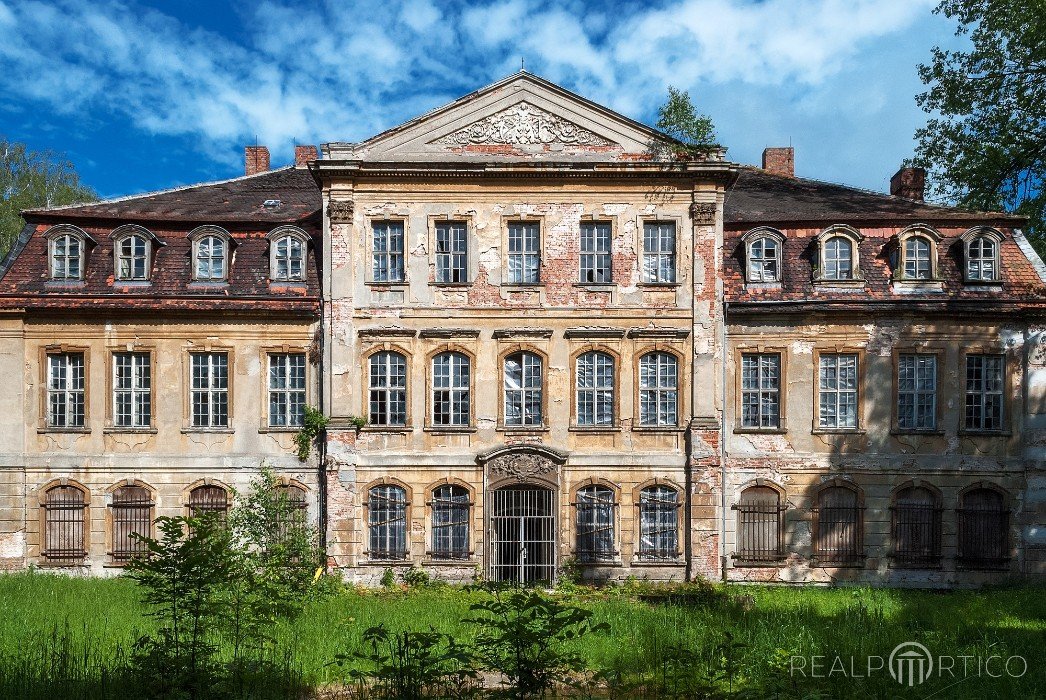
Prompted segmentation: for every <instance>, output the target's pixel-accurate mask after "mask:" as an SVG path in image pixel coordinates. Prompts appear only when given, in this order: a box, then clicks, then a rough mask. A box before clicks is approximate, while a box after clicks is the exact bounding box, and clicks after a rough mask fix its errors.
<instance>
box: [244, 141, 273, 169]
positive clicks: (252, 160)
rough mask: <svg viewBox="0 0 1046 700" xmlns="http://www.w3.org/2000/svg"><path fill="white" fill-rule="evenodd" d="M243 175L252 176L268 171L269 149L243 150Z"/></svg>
mask: <svg viewBox="0 0 1046 700" xmlns="http://www.w3.org/2000/svg"><path fill="white" fill-rule="evenodd" d="M243 161H244V166H243V173H244V175H254V174H256V173H264V172H265V171H266V170H268V169H269V149H268V148H266V147H265V146H247V147H246V148H244V149H243Z"/></svg>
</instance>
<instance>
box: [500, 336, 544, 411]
mask: <svg viewBox="0 0 1046 700" xmlns="http://www.w3.org/2000/svg"><path fill="white" fill-rule="evenodd" d="M504 394H505V425H522V426H527V425H530V426H540V425H542V421H543V415H542V401H543V397H542V368H541V358H540V357H538V356H537V355H535V354H534V353H532V352H516V353H512V354H511V355H508V356H506V357H505V388H504Z"/></svg>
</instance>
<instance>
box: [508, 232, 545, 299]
mask: <svg viewBox="0 0 1046 700" xmlns="http://www.w3.org/2000/svg"><path fill="white" fill-rule="evenodd" d="M540 282H541V227H540V225H539V224H536V223H519V224H509V227H508V283H509V284H539V283H540Z"/></svg>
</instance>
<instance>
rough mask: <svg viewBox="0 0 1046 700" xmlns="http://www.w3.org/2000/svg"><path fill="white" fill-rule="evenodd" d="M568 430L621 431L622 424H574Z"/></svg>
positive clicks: (575, 431) (583, 431) (580, 431)
mask: <svg viewBox="0 0 1046 700" xmlns="http://www.w3.org/2000/svg"><path fill="white" fill-rule="evenodd" d="M567 430H568V431H569V432H571V433H620V432H621V426H620V425H572V426H570V427H569V428H567Z"/></svg>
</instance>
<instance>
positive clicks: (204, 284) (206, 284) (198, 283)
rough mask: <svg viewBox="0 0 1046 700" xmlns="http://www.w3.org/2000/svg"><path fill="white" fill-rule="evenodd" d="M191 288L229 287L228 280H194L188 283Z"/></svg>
mask: <svg viewBox="0 0 1046 700" xmlns="http://www.w3.org/2000/svg"><path fill="white" fill-rule="evenodd" d="M188 288H189V289H205V290H211V289H228V288H229V282H228V280H192V281H191V282H189V284H188Z"/></svg>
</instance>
